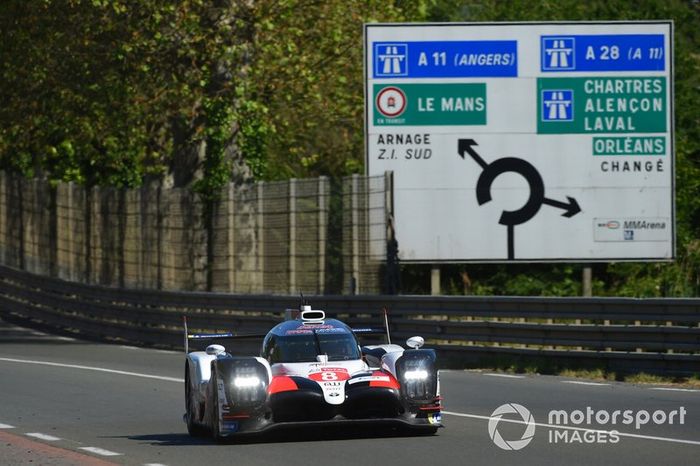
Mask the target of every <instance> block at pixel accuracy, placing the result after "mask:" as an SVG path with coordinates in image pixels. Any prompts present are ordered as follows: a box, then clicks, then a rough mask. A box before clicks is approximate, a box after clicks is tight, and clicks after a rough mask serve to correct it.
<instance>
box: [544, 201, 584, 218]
mask: <svg viewBox="0 0 700 466" xmlns="http://www.w3.org/2000/svg"><path fill="white" fill-rule="evenodd" d="M566 198H567V199H568V200H569V202H568V203H567V202H561V201H555V200H553V199H549V198H546V197H545V198H544V201H542V203H543V204H547V205H551V206H552V207H556V208H557V209H562V210H565V211H566V212H564V213H563V214H561V215H562V217H567V218H571V217H573V216H574V215H576V214H577V213H579V212H581V206H579V205H578V202H577V201H576V199H574V198H573V197H569V196H566Z"/></svg>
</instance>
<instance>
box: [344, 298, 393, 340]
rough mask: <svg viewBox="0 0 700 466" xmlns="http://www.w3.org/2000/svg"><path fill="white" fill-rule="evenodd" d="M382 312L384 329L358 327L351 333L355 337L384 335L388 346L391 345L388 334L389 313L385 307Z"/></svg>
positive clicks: (389, 333)
mask: <svg viewBox="0 0 700 466" xmlns="http://www.w3.org/2000/svg"><path fill="white" fill-rule="evenodd" d="M382 311H383V312H384V327H358V328H353V329H352V333H354V334H355V335H386V340H387V343H388V344H391V332H389V311H388V310H387V308H386V307H384V308H382Z"/></svg>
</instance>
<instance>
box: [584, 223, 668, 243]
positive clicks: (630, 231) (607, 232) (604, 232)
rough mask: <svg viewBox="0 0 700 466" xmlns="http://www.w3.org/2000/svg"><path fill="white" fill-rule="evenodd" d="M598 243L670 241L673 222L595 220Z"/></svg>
mask: <svg viewBox="0 0 700 466" xmlns="http://www.w3.org/2000/svg"><path fill="white" fill-rule="evenodd" d="M593 230H594V240H595V241H596V242H632V241H633V242H643V241H669V240H670V235H671V222H670V219H668V218H663V217H662V218H653V217H649V218H620V219H610V218H595V219H593Z"/></svg>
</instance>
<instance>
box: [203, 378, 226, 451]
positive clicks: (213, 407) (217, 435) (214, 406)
mask: <svg viewBox="0 0 700 466" xmlns="http://www.w3.org/2000/svg"><path fill="white" fill-rule="evenodd" d="M209 390H210V392H209V396H208V397H207V401H208V402H209V403H208V406H207V409H208V410H209V420H210V422H211V425H210V426H209V431H210V433H211V436H212V438H213V439H214V440H215V441H217V442H221V441H223V440H224V437H222V436H221V432H220V431H219V388H218V386H217V374H216V366H215V365H212V368H211V379H209Z"/></svg>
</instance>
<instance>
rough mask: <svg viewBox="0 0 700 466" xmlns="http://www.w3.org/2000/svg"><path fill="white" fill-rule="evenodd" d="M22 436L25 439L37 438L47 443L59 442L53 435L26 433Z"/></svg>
mask: <svg viewBox="0 0 700 466" xmlns="http://www.w3.org/2000/svg"><path fill="white" fill-rule="evenodd" d="M24 435H26V436H27V437H34V438H38V439H39V440H46V441H47V442H57V441H59V440H61V439H60V438H58V437H54V436H53V435H48V434H42V433H41V432H28V433H26V434H24Z"/></svg>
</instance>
